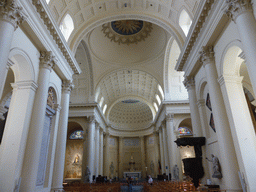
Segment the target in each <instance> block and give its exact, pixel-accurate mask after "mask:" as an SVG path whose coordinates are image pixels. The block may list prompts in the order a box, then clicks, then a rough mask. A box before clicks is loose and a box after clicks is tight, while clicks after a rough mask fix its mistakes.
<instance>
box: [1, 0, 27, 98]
mask: <svg viewBox="0 0 256 192" xmlns="http://www.w3.org/2000/svg"><path fill="white" fill-rule="evenodd" d="M24 19H25V14H24V13H23V11H22V8H21V7H18V6H17V3H16V1H15V0H5V1H1V4H0V58H1V59H0V82H1V83H0V99H1V98H2V93H3V89H4V84H5V79H6V74H7V72H6V68H7V61H8V57H9V52H10V48H11V44H12V39H13V34H14V31H15V29H16V28H18V26H19V25H20V24H21V23H22V22H23V21H24Z"/></svg>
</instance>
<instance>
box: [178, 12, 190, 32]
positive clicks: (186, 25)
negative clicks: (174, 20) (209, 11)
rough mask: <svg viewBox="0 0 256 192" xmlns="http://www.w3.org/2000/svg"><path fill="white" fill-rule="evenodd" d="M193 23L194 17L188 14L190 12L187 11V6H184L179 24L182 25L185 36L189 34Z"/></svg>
mask: <svg viewBox="0 0 256 192" xmlns="http://www.w3.org/2000/svg"><path fill="white" fill-rule="evenodd" d="M191 24H192V19H191V17H190V15H189V14H188V12H187V11H186V8H183V9H182V10H181V12H180V14H179V26H180V27H181V29H182V31H183V32H184V34H185V36H187V35H188V32H189V29H190V26H191Z"/></svg>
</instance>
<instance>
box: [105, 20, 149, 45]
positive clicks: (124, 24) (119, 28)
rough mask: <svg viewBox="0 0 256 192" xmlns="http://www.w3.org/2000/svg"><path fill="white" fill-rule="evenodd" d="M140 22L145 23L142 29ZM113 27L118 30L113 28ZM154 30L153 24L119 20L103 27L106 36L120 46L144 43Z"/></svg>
mask: <svg viewBox="0 0 256 192" xmlns="http://www.w3.org/2000/svg"><path fill="white" fill-rule="evenodd" d="M113 22H114V23H113ZM140 22H143V24H142V27H141V23H140ZM113 25H115V26H116V28H113ZM152 29H153V28H152V23H149V22H146V21H140V20H117V21H112V22H109V23H106V24H103V25H102V31H103V33H104V34H105V36H106V37H107V38H109V39H110V41H114V42H115V43H118V44H119V45H120V44H127V45H129V44H134V43H135V44H137V43H138V42H140V41H142V40H143V41H144V40H145V39H146V38H147V37H148V36H149V35H150V32H151V31H152ZM130 33H131V34H130Z"/></svg>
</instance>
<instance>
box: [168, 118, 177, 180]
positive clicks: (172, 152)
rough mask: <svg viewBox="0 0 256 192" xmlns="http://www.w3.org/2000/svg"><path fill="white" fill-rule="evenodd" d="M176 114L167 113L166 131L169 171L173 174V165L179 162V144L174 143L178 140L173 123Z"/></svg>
mask: <svg viewBox="0 0 256 192" xmlns="http://www.w3.org/2000/svg"><path fill="white" fill-rule="evenodd" d="M173 118H174V115H173V114H171V113H168V114H167V115H166V131H167V143H168V151H169V172H170V173H171V174H172V176H173V173H172V170H173V167H174V166H175V165H176V164H177V156H176V154H177V145H176V143H174V141H175V140H176V135H175V134H174V130H175V128H174V125H173Z"/></svg>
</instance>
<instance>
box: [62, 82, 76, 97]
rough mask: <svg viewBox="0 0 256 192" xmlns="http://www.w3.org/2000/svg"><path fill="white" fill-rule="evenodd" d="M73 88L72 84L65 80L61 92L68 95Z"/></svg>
mask: <svg viewBox="0 0 256 192" xmlns="http://www.w3.org/2000/svg"><path fill="white" fill-rule="evenodd" d="M73 88H74V84H73V83H72V81H70V80H65V81H63V82H62V90H63V91H64V92H65V93H68V94H69V93H70V92H71V90H72V89H73Z"/></svg>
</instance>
